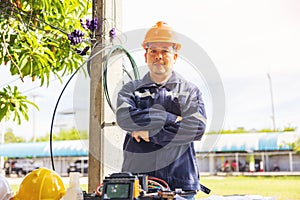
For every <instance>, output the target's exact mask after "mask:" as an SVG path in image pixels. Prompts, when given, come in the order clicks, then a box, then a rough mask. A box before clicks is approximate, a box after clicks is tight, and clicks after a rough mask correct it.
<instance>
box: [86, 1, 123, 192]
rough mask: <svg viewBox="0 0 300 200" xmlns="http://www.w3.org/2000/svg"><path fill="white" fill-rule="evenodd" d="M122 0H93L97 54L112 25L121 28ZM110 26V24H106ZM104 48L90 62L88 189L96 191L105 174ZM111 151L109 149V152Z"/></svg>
mask: <svg viewBox="0 0 300 200" xmlns="http://www.w3.org/2000/svg"><path fill="white" fill-rule="evenodd" d="M120 16H121V0H93V18H98V21H99V29H98V30H96V31H95V32H94V41H93V45H94V48H93V49H92V55H95V54H96V53H97V52H99V51H100V50H101V49H103V47H104V46H106V45H107V43H109V29H110V28H116V29H117V30H121V27H120V26H121V25H120V24H121V20H120V19H121V17H120ZM107 26H109V27H107ZM104 59H105V51H103V53H100V54H99V55H98V56H96V57H95V58H94V59H92V61H91V63H90V66H91V67H90V78H91V80H90V127H89V168H88V192H94V191H95V189H96V187H97V186H98V185H99V183H101V182H102V181H103V178H104V162H103V161H104V154H105V152H104V128H105V127H104V126H103V124H105V116H104V113H105V112H104V111H105V102H104V101H105V100H104V90H103V73H102V72H103V62H104ZM107 153H109V152H106V154H107Z"/></svg>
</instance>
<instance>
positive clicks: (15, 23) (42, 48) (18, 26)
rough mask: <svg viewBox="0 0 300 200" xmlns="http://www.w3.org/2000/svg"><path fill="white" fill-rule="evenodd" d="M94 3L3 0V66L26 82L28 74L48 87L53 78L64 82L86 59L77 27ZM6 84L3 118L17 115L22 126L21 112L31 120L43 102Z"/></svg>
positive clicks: (0, 95)
mask: <svg viewBox="0 0 300 200" xmlns="http://www.w3.org/2000/svg"><path fill="white" fill-rule="evenodd" d="M90 7H91V1H89V0H63V1H62V0H1V5H0V65H1V67H10V72H11V75H12V76H18V77H19V78H20V80H21V81H22V82H24V81H26V80H28V79H25V77H30V79H31V80H32V81H36V80H39V81H40V85H41V86H42V85H47V86H48V85H49V82H50V77H52V76H55V77H57V78H58V79H59V80H61V78H62V77H63V76H65V75H68V74H71V73H72V72H73V71H74V70H76V69H77V68H78V67H79V66H80V65H81V63H82V62H83V58H82V51H80V48H83V47H84V44H83V43H81V42H82V36H83V35H84V33H83V32H81V31H79V30H77V29H79V28H80V27H81V23H80V19H81V18H83V17H84V16H87V15H88V11H89V10H90ZM79 52H80V53H79ZM85 53H86V52H85ZM1 85H2V86H1V87H2V88H0V108H1V111H0V122H1V121H2V120H8V119H10V118H11V117H12V116H13V118H12V119H13V120H14V121H17V122H18V123H19V124H20V123H21V116H23V117H24V119H25V120H28V115H27V113H28V106H29V105H32V106H34V107H36V108H37V106H36V105H35V104H34V103H33V102H30V101H29V100H27V97H26V96H24V95H22V94H21V92H20V91H18V88H17V87H13V88H11V87H10V86H9V85H8V84H6V83H1Z"/></svg>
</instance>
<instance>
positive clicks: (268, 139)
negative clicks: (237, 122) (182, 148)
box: [195, 132, 300, 152]
mask: <svg viewBox="0 0 300 200" xmlns="http://www.w3.org/2000/svg"><path fill="white" fill-rule="evenodd" d="M299 138H300V133H297V132H273V133H243V134H207V135H204V136H203V139H202V141H200V142H196V144H195V149H196V152H234V151H244V152H253V151H281V150H292V147H291V146H290V145H289V144H290V143H292V142H295V141H297V139H299Z"/></svg>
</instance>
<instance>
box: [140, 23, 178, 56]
mask: <svg viewBox="0 0 300 200" xmlns="http://www.w3.org/2000/svg"><path fill="white" fill-rule="evenodd" d="M149 42H170V43H174V45H175V49H176V50H179V49H180V48H181V44H180V43H179V42H178V38H177V34H176V32H175V31H174V30H173V29H172V28H171V27H170V26H169V25H168V24H167V23H165V22H162V21H159V22H157V23H156V24H155V25H154V26H153V27H152V28H150V29H149V30H148V32H147V33H146V36H145V39H144V41H143V43H142V46H143V48H144V49H146V48H147V43H149Z"/></svg>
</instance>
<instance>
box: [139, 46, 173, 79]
mask: <svg viewBox="0 0 300 200" xmlns="http://www.w3.org/2000/svg"><path fill="white" fill-rule="evenodd" d="M173 46H174V44H173V43H168V42H153V43H149V44H148V48H147V51H146V53H145V60H146V63H147V64H148V67H149V71H150V75H153V76H156V77H162V78H163V77H168V76H169V75H170V74H171V73H172V70H173V64H174V63H175V61H176V59H177V56H178V54H177V53H176V51H175V50H174V48H173Z"/></svg>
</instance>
